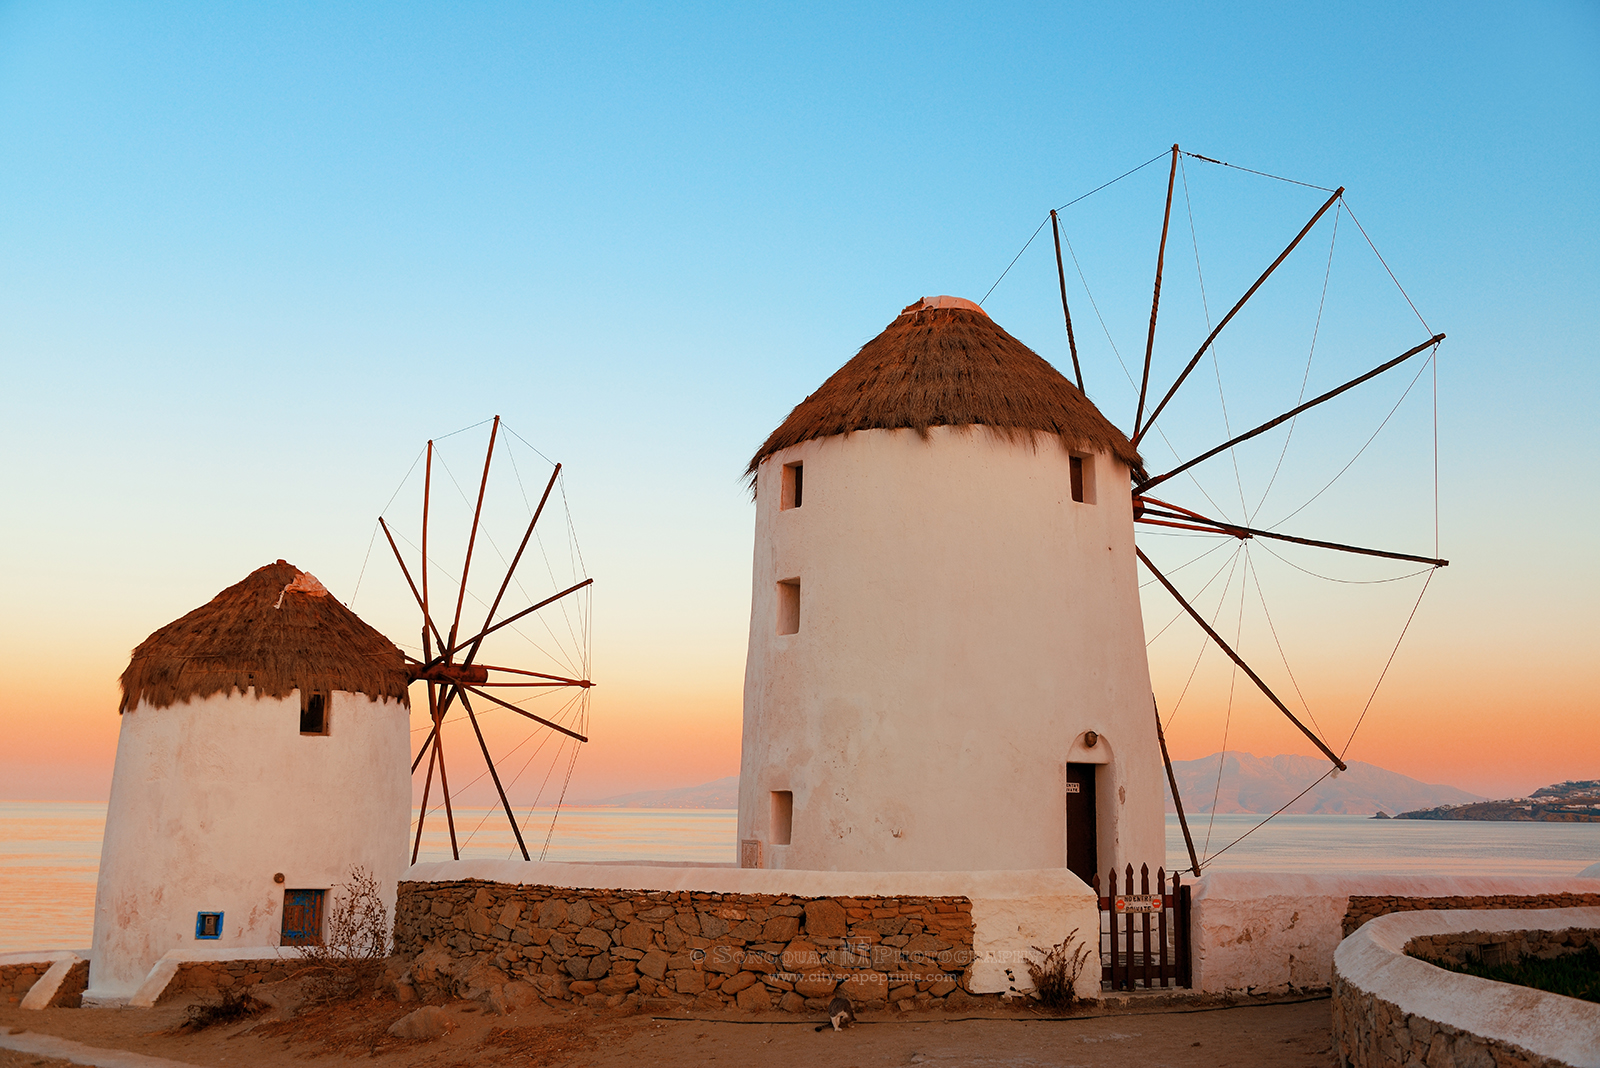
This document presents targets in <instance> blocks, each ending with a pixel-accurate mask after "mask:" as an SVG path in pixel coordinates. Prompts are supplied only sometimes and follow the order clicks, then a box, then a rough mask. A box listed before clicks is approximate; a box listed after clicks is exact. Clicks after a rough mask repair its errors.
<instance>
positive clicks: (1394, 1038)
mask: <svg viewBox="0 0 1600 1068" xmlns="http://www.w3.org/2000/svg"><path fill="white" fill-rule="evenodd" d="M1596 938H1600V908H1567V909H1546V910H1534V909H1497V910H1469V909H1459V910H1444V911H1431V910H1413V911H1404V912H1399V913H1391V914H1389V915H1386V916H1380V917H1378V918H1377V919H1375V920H1373V921H1372V922H1370V923H1368V924H1366V925H1364V926H1363V927H1361V928H1360V929H1359V930H1357V931H1356V932H1355V933H1353V934H1352V935H1350V937H1348V938H1346V939H1345V940H1344V941H1343V942H1341V943H1340V945H1339V948H1338V950H1337V951H1336V952H1335V954H1334V974H1333V1006H1332V1008H1333V1037H1334V1044H1335V1048H1336V1050H1337V1052H1338V1055H1339V1063H1340V1065H1341V1068H1412V1066H1420V1065H1426V1066H1427V1068H1555V1066H1558V1065H1589V1066H1594V1065H1600V1005H1596V1004H1593V1003H1591V1002H1587V1001H1580V1000H1578V999H1576V998H1567V997H1561V996H1559V995H1557V994H1551V993H1548V992H1546V991H1543V990H1537V989H1534V988H1532V987H1525V986H1517V985H1514V984H1510V983H1497V982H1490V981H1488V980H1485V979H1480V978H1478V977H1476V976H1470V975H1463V974H1460V973H1457V972H1452V971H1447V970H1445V969H1443V968H1440V967H1438V966H1436V965H1434V964H1432V963H1429V962H1428V961H1426V960H1423V959H1419V958H1420V957H1421V956H1423V955H1434V956H1436V957H1437V958H1438V959H1450V958H1456V959H1463V958H1467V957H1471V956H1474V955H1477V956H1480V957H1481V956H1483V955H1484V950H1485V948H1486V947H1488V946H1501V947H1511V946H1523V947H1527V948H1529V949H1531V950H1532V951H1534V952H1536V953H1547V954H1556V953H1560V952H1571V951H1573V950H1575V949H1577V948H1580V947H1581V946H1582V945H1584V944H1589V943H1591V942H1592V941H1593V940H1595V939H1596Z"/></svg>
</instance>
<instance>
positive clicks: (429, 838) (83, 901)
mask: <svg viewBox="0 0 1600 1068" xmlns="http://www.w3.org/2000/svg"><path fill="white" fill-rule="evenodd" d="M105 811H106V809H105V805H103V804H87V803H72V802H22V801H0V953H4V952H10V951H13V950H19V949H78V948H82V947H84V946H87V945H88V944H89V940H90V933H91V928H92V926H93V919H92V916H93V909H94V884H95V874H96V871H97V870H98V866H99V860H100V839H101V835H102V833H103V830H104V826H105ZM735 822H736V817H735V813H733V812H727V811H704V810H694V809H617V808H570V809H564V810H563V811H562V813H561V816H560V819H559V820H557V821H556V824H555V831H554V834H549V832H550V814H549V813H535V816H534V818H533V819H532V820H531V821H530V822H529V825H528V827H527V829H526V830H525V832H524V834H525V837H526V838H527V841H528V848H529V851H530V852H531V853H532V854H533V855H534V856H535V858H537V857H538V855H539V852H540V850H541V849H543V848H544V845H545V838H546V836H547V834H549V839H550V841H549V849H548V852H546V854H545V857H546V859H548V860H568V861H614V860H643V861H669V862H678V863H684V862H687V863H701V864H706V863H712V864H727V863H732V862H733V860H734V853H735V850H734V837H735ZM1258 822H1260V817H1259V816H1239V815H1229V816H1218V817H1217V818H1216V821H1215V822H1214V823H1209V820H1208V817H1205V816H1200V817H1197V818H1196V819H1195V820H1194V821H1193V823H1192V824H1191V827H1192V829H1193V831H1194V833H1195V839H1196V841H1195V846H1196V848H1197V849H1201V850H1202V851H1201V857H1202V858H1204V857H1205V856H1206V855H1207V853H1208V852H1209V853H1211V854H1217V855H1216V856H1215V858H1214V860H1213V861H1212V863H1211V864H1210V865H1209V867H1211V868H1212V869H1213V870H1217V871H1228V870H1246V871H1292V872H1324V873H1338V872H1374V873H1378V872H1388V873H1397V874H1408V873H1430V872H1431V873H1435V874H1449V875H1572V874H1575V873H1576V872H1578V871H1580V870H1582V869H1583V868H1585V867H1587V866H1588V865H1590V864H1593V863H1595V862H1596V861H1600V824H1596V823H1588V824H1582V823H1527V824H1515V823H1435V822H1428V821H1413V820H1369V819H1364V818H1362V817H1359V816H1279V817H1278V818H1277V819H1275V820H1273V821H1272V822H1271V823H1268V824H1267V825H1266V826H1265V827H1263V828H1261V829H1260V830H1259V831H1256V832H1255V833H1254V834H1251V835H1250V836H1249V837H1247V838H1245V839H1243V841H1241V842H1239V843H1238V844H1237V845H1234V846H1233V847H1232V848H1230V849H1228V850H1227V851H1226V852H1222V853H1218V850H1221V849H1222V848H1223V847H1224V846H1227V845H1228V844H1229V843H1230V842H1233V841H1234V840H1235V839H1237V838H1239V836H1240V835H1242V834H1244V833H1245V832H1246V831H1248V830H1249V829H1250V828H1251V827H1253V826H1254V825H1255V824H1256V823H1258ZM1208 825H1209V827H1210V836H1211V843H1210V849H1209V851H1207V850H1205V849H1203V848H1202V847H1203V846H1204V844H1205V840H1206V833H1207V827H1208ZM456 833H457V839H458V841H459V842H460V843H461V845H462V850H461V852H462V856H464V857H484V858H508V857H512V856H519V855H520V854H519V853H518V852H517V850H516V843H515V841H514V840H513V838H512V836H511V831H510V828H509V826H508V825H507V824H506V822H505V818H504V816H502V815H500V813H499V812H498V810H485V809H462V810H458V811H457V812H456ZM449 856H450V839H449V835H448V831H447V830H446V828H445V826H444V821H443V819H442V818H436V817H434V816H431V815H430V817H429V820H428V827H427V831H426V833H424V835H423V839H422V859H426V860H445V859H448V858H449ZM1167 856H1168V858H1169V860H1168V863H1169V867H1173V868H1183V867H1187V860H1186V859H1185V850H1184V846H1183V837H1182V834H1181V833H1180V832H1179V830H1178V824H1177V820H1176V817H1172V816H1169V817H1167Z"/></svg>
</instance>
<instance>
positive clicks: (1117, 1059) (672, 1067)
mask: <svg viewBox="0 0 1600 1068" xmlns="http://www.w3.org/2000/svg"><path fill="white" fill-rule="evenodd" d="M1329 1005H1330V1003H1329V1002H1328V1001H1327V1000H1326V999H1320V1000H1313V1001H1300V1002H1282V1003H1276V1004H1271V1003H1250V1004H1241V1005H1225V1004H1220V1003H1206V1002H1203V1001H1195V1000H1180V1001H1170V1000H1168V1001H1160V1000H1150V1001H1141V1000H1139V999H1137V998H1136V999H1133V1002H1132V1004H1131V1005H1129V1006H1127V1007H1124V1008H1118V1009H1113V1010H1110V1011H1107V1010H1105V1009H1102V1008H1091V1009H1087V1010H1084V1011H1081V1012H1079V1013H1076V1014H1074V1015H1072V1016H1070V1017H1068V1018H1064V1019H1050V1018H1046V1017H1044V1016H1043V1015H1042V1014H1040V1013H1036V1012H1032V1011H1029V1010H1028V1009H1026V1008H1006V1007H990V1006H985V1007H984V1008H982V1009H979V1010H976V1011H966V1012H963V1013H961V1014H959V1015H958V1014H954V1013H945V1012H940V1011H930V1012H924V1013H905V1014H902V1013H894V1012H881V1013H863V1014H862V1018H861V1020H860V1021H859V1022H858V1023H857V1025H856V1026H855V1027H853V1028H850V1029H848V1030H846V1031H843V1032H839V1033H835V1032H833V1031H832V1030H831V1029H829V1030H827V1031H824V1032H823V1033H821V1034H818V1033H817V1032H816V1030H815V1027H816V1025H817V1023H818V1022H819V1021H817V1020H811V1019H804V1020H802V1019H798V1018H796V1017H794V1016H791V1015H789V1014H787V1013H769V1014H764V1015H755V1016H753V1015H739V1014H727V1015H725V1016H722V1017H719V1018H713V1017H698V1016H691V1015H690V1014H687V1013H683V1014H672V1015H670V1016H668V1015H664V1016H650V1015H645V1014H640V1015H625V1014H622V1013H620V1012H616V1011H612V1010H605V1009H600V1010H595V1009H575V1010H573V1009H562V1008H555V1007H551V1006H548V1005H543V1004H539V1005H536V1006H534V1007H532V1008H529V1009H526V1010H524V1011H521V1012H518V1013H515V1014H514V1015H510V1016H496V1015H489V1014H488V1013H487V1010H486V1009H485V1008H484V1007H483V1006H482V1005H480V1004H478V1003H475V1002H460V1001H457V1002H452V1003H450V1004H448V1005H446V1006H445V1011H446V1012H448V1013H449V1014H450V1016H451V1018H452V1021H453V1022H455V1023H456V1024H457V1027H456V1029H455V1030H454V1031H452V1032H451V1033H449V1034H447V1035H445V1036H443V1037H441V1038H437V1039H433V1040H430V1041H413V1040H406V1039H398V1038H394V1037H392V1036H390V1035H389V1034H388V1033H387V1029H388V1027H389V1025H390V1024H391V1023H393V1022H394V1021H395V1020H397V1019H399V1018H400V1017H401V1016H403V1015H405V1014H406V1013H407V1012H408V1011H410V1010H411V1009H412V1008H414V1006H403V1005H401V1004H399V1003H398V1002H395V1001H394V1000H392V999H389V998H384V999H378V1000H372V1001H368V1002H362V1003H359V1004H345V1005H340V1006H335V1007H331V1008H322V1009H315V1010H308V1011H305V1012H302V1013H300V1014H299V1015H297V1016H295V1017H293V1018H292V1019H288V1020H280V1019H278V1018H277V1017H276V1016H275V1015H273V1014H272V1013H264V1014H262V1015H259V1016H256V1017H254V1018H252V1019H249V1020H246V1021H244V1022H242V1023H236V1024H231V1025H217V1026H214V1027H211V1028H209V1029H206V1030H203V1031H200V1032H196V1033H188V1032H185V1031H182V1030H180V1027H181V1025H182V1024H183V1022H184V1020H185V1018H186V1013H185V1007H184V1006H182V1005H162V1006H159V1007H157V1008H154V1009H46V1010H44V1011H42V1012H24V1011H22V1010H20V1009H17V1008H16V1007H15V1006H12V1007H9V1008H4V1009H0V1034H8V1033H16V1032H18V1031H27V1032H33V1033H35V1034H43V1035H54V1036H57V1037H60V1038H66V1039H71V1040H73V1041H76V1042H80V1043H83V1044H85V1045H87V1046H93V1047H97V1048H100V1049H108V1050H127V1051H131V1052H135V1053H141V1054H145V1055H147V1056H154V1057H165V1058H169V1059H171V1060H175V1061H181V1062H185V1063H188V1064H193V1065H209V1066H234V1065H241V1064H244V1065H260V1066H263V1068H317V1066H331V1065H341V1066H347V1065H349V1064H350V1063H351V1062H352V1061H361V1062H364V1063H367V1064H372V1065H376V1066H381V1068H456V1066H462V1068H465V1066H468V1065H484V1064H492V1065H510V1066H518V1068H521V1066H528V1068H556V1066H566V1065H573V1066H580V1065H581V1066H585V1068H588V1066H592V1068H642V1066H647V1065H663V1066H667V1068H678V1066H683V1068H689V1066H693V1065H702V1064H710V1063H722V1064H756V1063H759V1064H761V1065H762V1066H763V1068H784V1066H787V1065H807V1066H809V1065H815V1064H819V1063H822V1064H826V1065H828V1068H866V1066H868V1065H911V1064H915V1065H941V1064H944V1065H972V1066H984V1065H1050V1066H1062V1068H1065V1066H1069V1065H1081V1066H1085V1068H1088V1066H1101V1065H1104V1066H1107V1068H1110V1066H1113V1065H1114V1066H1116V1068H1130V1066H1131V1068H1165V1066H1171V1068H1202V1066H1203V1068H1213V1066H1223V1065H1250V1066H1254V1065H1273V1066H1279V1065H1282V1066H1286V1068H1301V1066H1304V1068H1330V1066H1332V1065H1333V1064H1334V1063H1335V1058H1334V1055H1333V1053H1332V1049H1331V1046H1332V1043H1331V1040H1330V1008H1329ZM67 1063H68V1062H67V1061H65V1060H56V1059H52V1058H49V1057H41V1056H39V1055H36V1054H28V1053H19V1052H15V1051H11V1050H4V1049H0V1068H20V1066H23V1065H29V1066H45V1068H55V1066H57V1065H66V1064H67Z"/></svg>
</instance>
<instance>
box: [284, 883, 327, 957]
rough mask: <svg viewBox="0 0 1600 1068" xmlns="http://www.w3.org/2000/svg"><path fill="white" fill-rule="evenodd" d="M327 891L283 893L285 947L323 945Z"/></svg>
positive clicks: (290, 891) (288, 891)
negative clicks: (324, 903) (323, 906)
mask: <svg viewBox="0 0 1600 1068" xmlns="http://www.w3.org/2000/svg"><path fill="white" fill-rule="evenodd" d="M327 893H328V892H327V891H326V890H285V891H284V892H283V938H282V940H281V944H282V945H285V946H320V945H321V944H322V899H323V898H324V897H326V896H327Z"/></svg>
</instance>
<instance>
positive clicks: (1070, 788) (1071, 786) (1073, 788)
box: [1067, 782, 1078, 794]
mask: <svg viewBox="0 0 1600 1068" xmlns="http://www.w3.org/2000/svg"><path fill="white" fill-rule="evenodd" d="M1077 792H1078V784H1077V783H1075V782H1069V783H1067V793H1069V794H1075V793H1077Z"/></svg>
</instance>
